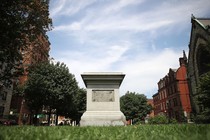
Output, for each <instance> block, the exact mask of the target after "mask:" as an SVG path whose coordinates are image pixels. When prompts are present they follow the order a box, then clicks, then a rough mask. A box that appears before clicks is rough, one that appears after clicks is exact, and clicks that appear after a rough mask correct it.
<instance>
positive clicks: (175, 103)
mask: <svg viewBox="0 0 210 140" xmlns="http://www.w3.org/2000/svg"><path fill="white" fill-rule="evenodd" d="M173 102H174V106H177V105H178V102H177V99H176V98H174V99H173Z"/></svg>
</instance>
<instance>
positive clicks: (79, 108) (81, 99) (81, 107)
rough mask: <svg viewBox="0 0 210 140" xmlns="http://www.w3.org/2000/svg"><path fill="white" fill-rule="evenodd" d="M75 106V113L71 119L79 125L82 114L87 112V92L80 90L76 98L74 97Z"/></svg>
mask: <svg viewBox="0 0 210 140" xmlns="http://www.w3.org/2000/svg"><path fill="white" fill-rule="evenodd" d="M73 99H74V104H75V105H76V106H75V108H74V110H73V111H74V112H73V113H71V116H70V117H71V118H73V119H74V120H75V121H76V122H77V124H78V123H79V121H80V119H81V116H82V114H83V113H84V112H85V111H86V101H87V97H86V90H85V89H83V88H81V89H79V91H78V93H77V94H76V96H74V98H73Z"/></svg>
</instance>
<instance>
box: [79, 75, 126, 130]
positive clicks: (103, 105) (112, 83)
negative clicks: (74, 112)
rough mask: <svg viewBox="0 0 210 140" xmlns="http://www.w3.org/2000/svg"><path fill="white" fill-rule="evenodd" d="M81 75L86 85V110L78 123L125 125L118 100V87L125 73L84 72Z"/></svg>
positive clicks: (85, 124) (82, 124)
mask: <svg viewBox="0 0 210 140" xmlns="http://www.w3.org/2000/svg"><path fill="white" fill-rule="evenodd" d="M81 76H82V79H83V81H84V83H85V85H86V87H87V110H86V112H84V114H83V115H82V117H81V121H80V125H81V126H89V125H91V126H93V125H95V126H109V125H125V116H124V114H123V113H122V112H121V111H120V101H119V87H120V85H121V83H122V80H123V79H124V77H125V74H122V73H84V74H82V75H81Z"/></svg>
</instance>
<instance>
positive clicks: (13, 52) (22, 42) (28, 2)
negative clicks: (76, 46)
mask: <svg viewBox="0 0 210 140" xmlns="http://www.w3.org/2000/svg"><path fill="white" fill-rule="evenodd" d="M0 25H1V26H0V38H1V39H0V86H4V87H7V86H8V85H10V84H11V81H12V78H13V77H14V76H16V74H17V72H19V71H20V70H19V68H20V64H21V60H22V55H21V52H22V51H23V50H24V49H27V47H28V46H30V45H31V44H32V43H33V44H38V43H39V41H38V40H37V35H40V34H43V35H46V32H47V31H48V30H50V29H51V27H52V21H51V19H50V18H49V0H2V1H1V2H0Z"/></svg>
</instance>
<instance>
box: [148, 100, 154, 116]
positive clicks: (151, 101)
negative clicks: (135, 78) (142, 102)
mask: <svg viewBox="0 0 210 140" xmlns="http://www.w3.org/2000/svg"><path fill="white" fill-rule="evenodd" d="M147 104H149V105H151V106H152V107H153V108H154V103H153V99H148V100H147ZM149 117H154V110H152V111H151V112H150V114H149Z"/></svg>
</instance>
